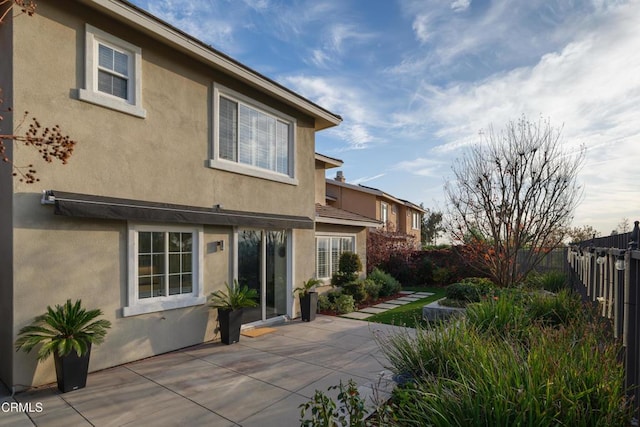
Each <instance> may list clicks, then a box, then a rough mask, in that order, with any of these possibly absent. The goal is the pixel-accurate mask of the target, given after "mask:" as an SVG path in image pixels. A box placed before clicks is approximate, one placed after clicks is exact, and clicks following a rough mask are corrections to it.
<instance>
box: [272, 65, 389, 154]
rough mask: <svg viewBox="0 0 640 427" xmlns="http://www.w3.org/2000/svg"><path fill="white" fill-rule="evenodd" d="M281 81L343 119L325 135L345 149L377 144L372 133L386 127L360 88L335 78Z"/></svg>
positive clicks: (295, 78) (289, 78)
mask: <svg viewBox="0 0 640 427" xmlns="http://www.w3.org/2000/svg"><path fill="white" fill-rule="evenodd" d="M282 80H283V81H284V83H285V84H286V85H287V86H288V87H290V88H292V89H293V90H295V91H296V92H298V93H300V94H302V95H303V96H305V97H306V98H309V99H311V100H313V101H314V102H316V103H318V104H319V105H322V106H323V107H325V108H327V109H328V110H330V111H332V112H334V113H337V114H340V115H342V116H343V118H344V121H343V122H342V124H341V125H340V126H338V127H337V128H333V129H330V130H329V131H328V132H330V133H332V134H333V135H335V136H336V137H337V138H339V139H341V140H342V141H343V142H346V143H347V144H348V148H350V149H363V148H367V147H368V146H369V145H370V144H372V143H375V142H376V141H377V138H376V136H375V135H374V133H373V129H375V128H378V127H381V126H385V122H384V121H383V120H381V119H379V118H378V112H377V111H376V110H375V108H372V107H375V104H372V103H368V102H367V99H368V97H369V95H368V94H367V93H364V92H362V90H361V89H360V88H358V87H356V86H354V85H352V84H350V83H349V82H348V81H342V80H340V79H338V78H327V77H307V76H288V77H284V78H283V79H282Z"/></svg>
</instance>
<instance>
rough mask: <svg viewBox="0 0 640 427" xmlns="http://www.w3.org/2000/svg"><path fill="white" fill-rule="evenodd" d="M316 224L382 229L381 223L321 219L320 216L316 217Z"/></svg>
mask: <svg viewBox="0 0 640 427" xmlns="http://www.w3.org/2000/svg"><path fill="white" fill-rule="evenodd" d="M316 223H320V224H335V225H349V226H352V227H372V228H380V227H382V223H381V222H379V221H357V220H350V219H341V218H328V217H322V216H316Z"/></svg>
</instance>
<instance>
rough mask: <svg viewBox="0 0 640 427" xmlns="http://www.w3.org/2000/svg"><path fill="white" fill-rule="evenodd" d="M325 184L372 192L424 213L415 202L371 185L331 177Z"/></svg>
mask: <svg viewBox="0 0 640 427" xmlns="http://www.w3.org/2000/svg"><path fill="white" fill-rule="evenodd" d="M326 182H327V184H332V185H337V186H339V187H344V188H350V189H352V190H355V191H360V192H362V193H367V194H373V195H375V196H378V197H381V198H383V199H387V200H390V201H392V202H395V203H398V204H400V205H405V206H407V207H409V208H411V209H414V210H417V211H419V212H422V213H425V212H426V210H424V209H423V208H421V207H420V206H418V205H416V204H415V203H411V202H409V201H407V200H403V199H399V198H397V197H394V196H392V195H391V194H389V193H385V192H384V191H382V190H379V189H377V188H373V187H367V186H366V185H362V184H358V185H355V184H348V183H346V182H340V181H337V180H335V179H333V178H327V179H326Z"/></svg>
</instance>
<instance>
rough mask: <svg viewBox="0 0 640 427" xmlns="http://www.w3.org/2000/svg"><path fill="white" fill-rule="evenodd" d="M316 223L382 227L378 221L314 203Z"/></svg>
mask: <svg viewBox="0 0 640 427" xmlns="http://www.w3.org/2000/svg"><path fill="white" fill-rule="evenodd" d="M316 222H321V223H324V224H340V225H351V226H360V227H376V228H377V227H381V226H382V222H380V221H378V220H375V219H371V218H368V217H366V216H362V215H358V214H356V213H353V212H348V211H345V210H342V209H338V208H334V207H333V206H326V205H321V204H319V203H316Z"/></svg>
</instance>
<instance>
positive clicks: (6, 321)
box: [0, 17, 14, 378]
mask: <svg viewBox="0 0 640 427" xmlns="http://www.w3.org/2000/svg"><path fill="white" fill-rule="evenodd" d="M12 28H13V23H12V19H11V17H7V18H6V20H5V22H4V23H3V24H2V25H0V52H2V55H3V58H2V60H0V88H2V93H1V94H0V95H1V96H2V97H3V98H4V100H5V103H6V104H5V105H11V98H12V92H13V81H12V75H13V73H12V67H13V64H12V61H10V60H6V59H5V58H11V56H12V52H13V34H12ZM5 55H6V56H5ZM0 115H2V116H3V119H4V120H3V121H2V122H0V133H4V132H5V131H6V130H10V129H11V128H12V114H11V113H8V112H4V108H3V112H2V113H0ZM6 150H7V151H6V152H5V154H6V155H7V156H8V157H9V158H11V146H10V145H9V146H7V147H6ZM8 166H9V165H8V164H6V163H0V378H11V374H12V363H13V357H14V355H13V353H14V352H13V335H12V329H11V325H12V322H13V307H12V301H13V265H12V262H11V261H12V260H13V213H12V206H13V197H12V189H13V177H12V176H11V168H10V167H8Z"/></svg>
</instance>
